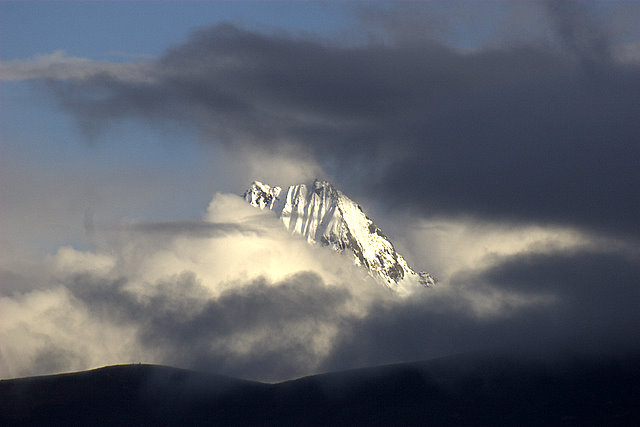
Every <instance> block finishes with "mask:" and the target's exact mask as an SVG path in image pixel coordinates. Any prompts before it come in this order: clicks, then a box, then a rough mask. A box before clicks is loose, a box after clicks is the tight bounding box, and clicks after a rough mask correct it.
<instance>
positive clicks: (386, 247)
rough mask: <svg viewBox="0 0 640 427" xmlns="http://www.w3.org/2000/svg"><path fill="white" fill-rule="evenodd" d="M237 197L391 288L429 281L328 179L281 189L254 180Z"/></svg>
mask: <svg viewBox="0 0 640 427" xmlns="http://www.w3.org/2000/svg"><path fill="white" fill-rule="evenodd" d="M243 197H244V199H245V200H246V201H247V202H248V203H249V204H251V205H252V206H255V207H257V208H260V209H265V208H266V209H270V210H272V211H273V212H274V213H275V214H276V215H277V216H278V217H279V218H280V220H281V221H282V222H283V224H284V225H285V227H287V229H288V230H289V232H291V233H292V234H300V235H302V236H304V237H305V238H306V239H307V241H308V242H309V243H312V244H320V245H323V246H329V247H331V248H332V249H334V250H335V251H337V252H341V253H342V252H350V253H351V254H352V256H353V261H354V263H355V264H357V265H359V266H362V267H363V268H365V269H366V270H367V271H368V272H369V274H370V275H371V276H373V277H374V278H376V279H377V280H378V281H380V282H382V283H384V284H385V285H386V286H388V287H389V288H391V289H393V290H395V291H398V292H400V293H403V294H406V293H409V292H411V291H412V290H414V289H416V288H420V287H425V286H431V285H433V284H434V283H435V279H434V278H433V277H432V276H431V275H430V274H428V273H416V272H415V271H413V270H412V269H411V268H410V267H409V265H408V264H407V262H406V261H405V259H404V258H403V257H402V256H401V255H400V254H399V253H398V252H397V251H396V250H395V248H394V246H393V244H392V243H391V241H389V239H388V238H387V237H386V236H385V235H384V234H383V233H382V230H380V228H378V226H376V225H375V224H374V223H373V221H372V220H371V219H370V218H368V217H367V216H366V215H365V214H364V212H363V211H362V209H361V208H360V206H359V205H358V204H357V203H355V202H354V201H353V200H351V199H349V198H348V197H347V196H345V195H344V194H343V193H342V192H341V191H340V190H338V189H336V188H335V187H334V186H333V185H332V184H331V183H329V182H328V181H324V180H317V179H316V180H315V181H314V182H313V183H312V184H311V185H309V186H308V185H306V184H298V185H292V186H290V187H288V189H287V190H286V191H283V190H282V188H281V187H277V186H270V185H267V184H263V183H262V182H260V181H254V182H253V183H252V184H251V186H250V187H249V188H248V189H247V190H246V191H245V193H244V195H243Z"/></svg>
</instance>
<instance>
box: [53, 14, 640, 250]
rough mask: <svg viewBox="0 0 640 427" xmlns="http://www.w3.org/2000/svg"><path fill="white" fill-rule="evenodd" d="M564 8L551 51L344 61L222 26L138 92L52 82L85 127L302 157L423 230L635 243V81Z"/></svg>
mask: <svg viewBox="0 0 640 427" xmlns="http://www.w3.org/2000/svg"><path fill="white" fill-rule="evenodd" d="M574 6H575V5H572V4H570V3H566V4H565V3H562V4H559V5H556V4H555V3H554V4H553V5H551V6H550V7H549V11H550V16H551V18H552V24H553V25H552V26H553V27H554V28H555V29H556V34H557V40H558V43H559V46H561V48H558V47H555V48H551V47H544V46H539V45H538V46H536V45H524V44H519V45H513V46H503V47H502V48H491V49H489V48H487V49H483V50H478V51H474V52H466V53H465V52H460V51H459V50H455V49H452V48H449V47H447V46H446V45H444V44H442V43H438V42H436V41H433V40H425V39H417V40H406V39H402V40H394V41H392V42H387V43H375V42H374V43H366V44H355V45H348V46H346V47H345V46H338V45H336V44H334V43H331V42H325V41H322V40H319V39H314V38H296V37H292V36H288V35H283V34H261V33H257V32H252V31H249V30H244V29H240V28H238V27H235V26H233V25H231V24H220V25H216V26H214V27H212V28H208V29H204V30H201V31H199V32H196V33H194V34H193V35H192V36H191V38H190V39H189V40H188V41H187V42H186V43H184V44H182V45H178V46H175V47H174V48H172V49H170V50H169V51H167V52H166V54H165V55H164V56H163V57H162V58H160V59H159V60H158V61H156V62H152V63H147V64H145V67H148V70H149V75H150V76H153V79H149V80H148V81H142V80H139V79H131V78H130V74H129V72H128V71H126V70H123V71H122V75H121V76H120V75H118V72H117V70H115V71H114V70H112V69H109V72H108V73H106V72H105V73H101V72H97V71H95V70H94V68H95V65H96V64H91V67H89V68H90V69H88V70H87V72H89V71H91V72H90V73H89V74H90V75H87V74H86V73H82V76H83V78H82V79H77V78H74V75H70V76H69V77H70V78H72V79H71V80H65V81H60V80H57V79H59V78H60V76H58V75H57V74H56V75H54V76H51V78H52V79H54V80H55V81H52V82H51V84H52V87H53V88H54V90H55V92H56V94H57V95H58V99H59V100H60V102H61V103H62V105H64V106H65V107H66V108H68V109H69V110H71V111H73V112H74V114H75V115H76V116H77V117H78V118H79V119H80V121H81V123H82V125H83V127H84V128H87V129H91V128H93V127H101V126H104V125H106V123H109V121H110V119H112V118H116V117H123V118H124V117H127V118H129V117H136V116H137V117H144V118H152V119H159V120H162V121H166V120H175V121H178V122H181V123H189V124H192V125H194V126H196V128H198V129H200V131H202V133H203V134H204V135H205V136H206V138H207V139H208V140H210V141H215V142H218V143H221V144H225V145H227V146H228V147H236V148H239V147H243V148H248V147H249V148H252V149H259V150H264V151H265V152H278V151H282V150H288V151H287V152H291V150H292V149H293V152H295V153H303V155H304V156H311V157H313V158H315V159H317V160H318V161H319V162H320V164H322V165H323V166H324V168H325V170H326V171H328V172H329V173H330V174H332V175H334V176H336V177H337V178H339V179H341V180H342V181H344V182H345V184H346V185H347V186H350V187H351V189H353V192H354V193H357V192H358V191H362V192H365V191H372V190H374V191H375V192H376V194H378V195H379V196H380V198H391V200H393V201H394V202H396V203H398V204H400V205H402V206H405V207H408V208H413V209H415V211H416V212H417V213H418V214H419V215H421V216H432V215H448V216H450V215H471V216H476V217H483V218H491V219H494V220H495V219H502V220H508V221H516V222H517V221H524V222H541V223H555V224H562V225H577V226H580V227H589V228H591V229H594V230H599V231H607V232H614V233H617V234H618V235H627V236H628V235H631V236H633V237H635V238H638V237H640V235H639V234H638V233H639V229H638V227H637V218H638V217H640V194H639V193H638V192H637V191H635V186H636V184H637V183H638V182H640V172H639V170H640V169H639V168H638V167H637V164H636V163H637V162H636V159H637V158H639V157H640V151H639V150H640V148H639V147H640V146H639V145H638V144H637V141H636V139H637V135H638V131H639V128H638V120H637V118H638V117H640V103H638V102H637V99H638V94H639V93H640V83H639V82H640V67H638V66H636V65H630V64H623V63H619V62H616V61H615V60H614V59H613V58H612V56H611V55H610V48H609V46H608V44H607V40H606V37H605V36H604V34H605V32H604V31H602V30H601V29H599V28H597V27H596V26H595V25H594V24H593V23H592V22H591V21H589V19H588V16H587V14H586V13H581V11H580V10H579V9H578V8H576V7H574ZM574 9H575V10H574ZM74 63H77V65H78V67H82V63H79V62H78V61H77V60H74ZM365 182H366V183H367V184H362V183H365Z"/></svg>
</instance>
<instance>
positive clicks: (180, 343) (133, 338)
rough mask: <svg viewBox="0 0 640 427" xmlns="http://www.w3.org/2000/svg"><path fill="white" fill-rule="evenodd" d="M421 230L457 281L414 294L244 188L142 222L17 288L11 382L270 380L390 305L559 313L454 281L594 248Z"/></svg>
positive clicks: (3, 314)
mask: <svg viewBox="0 0 640 427" xmlns="http://www.w3.org/2000/svg"><path fill="white" fill-rule="evenodd" d="M417 231H418V232H417V233H415V237H414V241H412V242H411V244H412V245H413V247H414V250H415V253H414V258H415V255H416V254H424V257H425V259H429V260H430V262H432V263H433V265H434V266H437V267H439V268H440V270H437V271H435V272H436V273H437V274H440V275H441V276H442V278H443V280H441V282H440V284H439V285H437V286H436V287H435V288H433V289H425V290H424V292H422V293H421V294H419V295H418V294H414V295H412V296H410V297H409V298H401V297H399V296H397V295H393V294H391V293H390V292H389V291H388V290H387V289H386V288H384V287H383V286H381V285H379V284H378V283H376V282H374V281H373V280H372V279H371V278H369V277H367V276H366V275H365V273H364V272H363V271H362V270H360V269H358V268H356V267H355V266H354V265H352V263H351V258H350V257H349V256H341V255H339V254H337V253H334V252H332V251H330V250H328V249H326V248H321V247H312V246H310V245H309V244H307V243H306V241H304V240H303V239H301V238H298V237H296V236H290V235H289V234H288V233H287V232H286V230H285V228H284V227H283V226H282V224H281V223H280V221H279V220H278V219H277V218H276V217H275V216H274V215H272V214H271V212H268V211H260V210H257V209H255V208H253V207H252V206H249V205H248V204H246V202H245V201H244V200H243V199H242V198H240V197H239V196H236V195H230V194H216V195H215V197H214V198H213V200H212V202H211V204H210V205H209V207H208V209H207V212H206V215H205V221H201V222H190V223H188V222H175V223H155V224H144V223H140V224H130V225H128V226H124V227H123V228H121V229H120V230H119V231H118V232H117V234H118V236H117V238H115V241H116V243H106V242H107V241H113V240H114V239H113V236H111V237H110V238H109V239H104V242H102V243H101V244H100V245H99V247H100V249H99V250H97V252H88V251H87V252H85V251H77V250H74V249H72V248H70V247H62V248H60V249H59V250H58V251H57V253H56V254H54V255H50V256H48V257H47V258H46V260H45V262H44V263H43V266H42V268H41V270H34V271H22V269H21V272H20V273H15V271H14V274H13V275H12V276H8V278H7V277H5V278H4V280H3V283H4V286H3V293H4V295H3V297H2V300H1V301H0V304H1V305H2V310H1V311H0V321H1V325H2V327H1V330H0V369H1V372H2V376H3V377H5V378H7V377H16V376H25V375H34V374H45V373H52V372H60V371H69V370H79V369H87V368H91V367H96V366H102V365H106V364H114V363H126V362H139V361H142V362H152V363H164V364H172V365H177V366H183V367H191V368H199V369H208V370H213V371H217V372H222V373H227V374H232V375H239V376H245V377H251V378H258V379H267V380H273V379H284V378H290V377H292V376H299V375H304V374H309V373H313V372H317V371H318V370H319V369H321V368H322V366H324V363H325V362H326V360H329V359H330V358H331V357H332V354H333V351H334V350H335V346H336V345H338V343H343V345H344V342H345V341H344V340H345V339H347V340H348V341H347V342H351V341H350V339H349V338H348V336H349V333H351V332H350V331H352V328H354V327H357V325H360V327H361V326H362V325H363V324H367V322H373V323H375V321H376V320H375V319H376V317H375V313H379V312H380V310H383V311H386V310H392V312H395V311H394V310H400V311H404V310H405V309H403V308H402V307H403V306H404V305H405V304H406V305H407V310H409V312H411V310H416V309H417V308H416V307H420V308H419V309H418V310H419V311H418V313H431V314H429V315H432V314H433V313H445V315H446V316H452V317H453V318H458V319H464V318H468V319H474V321H480V320H482V319H485V321H486V319H499V318H508V317H509V316H511V315H513V313H517V312H518V310H520V309H523V308H524V309H526V308H527V307H544V306H552V305H553V304H555V303H556V302H557V299H556V298H555V297H554V295H553V294H552V293H550V292H548V291H541V292H534V293H531V292H519V291H518V290H516V289H501V288H498V287H492V286H490V285H487V284H481V285H478V284H476V283H468V284H467V283H466V282H464V281H462V282H460V281H459V280H458V281H457V282H456V283H455V284H454V283H453V282H451V281H450V279H451V278H455V277H458V278H459V277H460V274H461V272H462V273H464V271H466V270H470V269H472V268H473V267H475V268H476V269H477V268H479V267H480V268H488V267H489V266H490V265H491V260H492V259H493V260H496V259H498V258H499V257H503V258H504V257H506V256H511V255H513V254H521V253H525V252H527V251H529V252H537V253H539V252H541V251H542V252H544V251H554V250H557V249H564V248H567V247H571V246H579V245H583V244H584V243H585V242H586V238H585V237H584V236H582V235H579V234H577V233H574V232H570V231H567V230H548V229H542V228H539V227H528V228H524V229H515V228H514V229H506V228H500V227H496V226H489V225H483V226H478V225H477V224H473V225H472V224H463V223H444V222H441V223H437V224H435V225H434V224H428V223H426V222H425V223H420V225H419V226H418V227H417ZM97 234H100V233H97ZM103 237H104V236H103ZM5 276H6V274H5ZM11 281H14V282H15V281H20V282H21V283H29V285H28V286H24V285H23V286H22V287H20V286H13V287H12V286H10V285H11V283H10V282H11ZM461 283H462V284H461ZM7 285H9V286H7ZM18 289H20V291H19V292H18V291H17V290H18ZM385 307H386V308H385ZM363 322H364V323H363ZM415 322H416V323H417V324H420V325H422V324H423V321H422V320H420V319H418V320H416V321H415ZM440 333H442V331H441V332H440ZM434 340H435V341H434V342H436V343H437V341H438V339H437V338H434ZM436 348H437V345H436Z"/></svg>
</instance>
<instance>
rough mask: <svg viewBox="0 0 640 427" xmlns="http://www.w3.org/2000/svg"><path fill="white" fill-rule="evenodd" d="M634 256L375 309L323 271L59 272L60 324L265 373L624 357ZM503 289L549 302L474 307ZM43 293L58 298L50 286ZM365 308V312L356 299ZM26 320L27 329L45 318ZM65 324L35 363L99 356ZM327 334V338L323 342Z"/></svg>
mask: <svg viewBox="0 0 640 427" xmlns="http://www.w3.org/2000/svg"><path fill="white" fill-rule="evenodd" d="M634 261H635V260H633V259H630V258H628V257H626V256H625V255H621V254H617V253H611V252H608V253H605V252H600V251H592V250H577V251H575V252H573V253H552V254H538V255H534V254H529V255H523V256H513V257H509V258H506V259H504V260H503V261H502V262H500V263H497V264H496V265H495V266H494V267H492V268H489V269H487V270H474V271H468V272H466V273H464V274H463V273H461V274H459V275H458V277H456V278H454V280H452V282H451V285H450V286H451V289H450V291H447V292H444V293H437V292H436V293H434V292H435V291H431V292H427V293H425V294H424V295H416V296H415V297H414V298H409V299H396V298H383V299H377V300H375V301H373V304H372V305H370V306H367V305H366V304H365V305H362V301H361V300H360V299H359V298H360V297H359V296H358V292H360V291H358V290H356V289H357V288H354V287H353V284H352V283H344V284H339V285H336V284H334V285H333V286H327V283H325V282H324V281H323V280H322V279H321V278H320V277H319V276H318V275H316V274H313V273H298V274H295V275H292V276H290V277H288V278H286V279H284V280H281V281H278V282H273V283H272V282H270V281H269V280H267V279H264V278H259V279H256V280H251V281H238V283H237V284H236V285H237V286H235V287H233V288H231V289H229V290H227V291H225V292H223V293H222V294H221V295H220V296H218V297H214V296H213V295H212V294H211V292H210V290H209V289H207V288H206V287H205V286H203V284H202V283H201V282H200V279H199V278H198V276H197V275H196V274H194V273H192V272H183V273H181V274H177V275H174V276H173V277H167V278H165V279H162V280H160V281H159V282H158V283H155V284H153V286H151V285H148V286H150V287H149V288H148V289H147V291H145V292H143V293H142V294H141V293H138V292H135V291H132V288H129V287H128V283H129V281H130V279H129V278H127V277H121V278H118V279H113V278H109V277H107V276H104V275H101V274H98V273H90V272H87V273H80V274H74V275H71V276H69V277H66V278H64V279H62V280H61V282H60V283H61V285H62V287H63V288H62V289H64V294H65V295H68V296H67V298H66V299H65V300H64V301H66V302H63V303H59V304H58V305H56V306H55V307H56V308H55V310H59V314H58V315H57V316H56V317H55V319H56V320H55V322H58V325H57V326H58V327H60V328H69V327H71V328H72V331H71V333H72V334H74V335H75V338H73V339H74V342H76V340H79V339H80V337H82V336H85V335H86V333H87V332H86V331H83V328H89V329H88V333H90V334H95V333H98V334H100V335H104V337H103V341H104V342H101V344H102V345H104V346H106V347H109V346H117V345H118V340H123V339H125V338H123V337H126V336H127V334H125V333H123V332H122V331H127V330H132V331H134V332H135V339H134V341H132V343H131V344H129V346H128V347H129V348H128V349H127V350H126V351H125V353H124V356H121V357H125V360H121V362H124V361H135V359H134V358H135V357H136V354H138V355H139V356H137V357H141V358H142V359H143V360H149V355H151V354H153V355H154V359H153V360H154V361H155V362H156V363H164V364H172V365H176V366H182V367H190V368H197V369H202V370H207V371H212V372H219V373H224V374H228V375H235V376H241V377H245V378H254V379H266V380H282V379H287V378H292V377H296V376H301V375H305V374H310V373H313V372H318V371H326V370H340V369H346V368H349V367H360V366H368V365H376V364H386V363H393V362H400V361H407V360H420V359H428V358H433V357H437V356H442V355H447V354H452V353H457V352H469V351H485V352H486V351H489V352H494V353H496V354H508V353H515V354H517V355H520V356H522V355H527V356H528V357H544V358H552V359H556V358H560V357H562V356H564V355H572V354H576V353H577V354H596V355H606V354H614V355H615V354H620V353H621V352H628V351H634V352H637V351H640V334H639V333H638V328H637V327H636V325H637V324H638V323H639V322H640V314H639V313H638V310H637V301H638V298H640V294H639V289H638V283H637V278H638V277H639V276H640V268H639V266H638V263H636V262H634ZM505 290H506V291H509V292H515V294H516V295H520V297H524V298H525V299H531V300H535V298H536V297H538V296H545V297H548V298H549V299H548V302H547V303H542V304H532V305H526V306H519V305H517V304H516V305H513V306H510V305H509V303H507V304H506V305H504V306H502V307H501V308H500V309H499V310H497V311H496V312H495V313H493V314H491V315H478V314H477V313H475V312H474V310H472V307H471V306H470V305H469V302H470V300H469V295H470V292H479V293H480V294H483V293H484V294H491V292H494V291H505ZM49 292H50V291H49ZM29 295H31V296H33V292H31V293H27V292H25V293H24V294H23V295H22V296H19V295H14V296H13V297H12V300H13V301H23V302H22V304H23V305H24V307H25V308H24V310H29V309H33V307H30V306H29V305H28V304H27V303H25V302H24V301H25V298H28V297H29ZM40 297H41V299H45V300H46V299H48V298H51V297H50V294H49V293H48V291H46V290H42V291H41V293H40ZM472 298H474V297H473V296H472ZM4 301H5V303H6V302H7V301H8V300H7V299H5V300H4ZM359 301H360V302H359ZM354 304H355V305H360V306H361V307H362V308H363V309H365V312H364V314H357V312H354V311H353V310H349V309H347V307H349V306H352V305H354ZM52 310H53V309H49V312H51V311H52ZM73 313H85V314H82V315H81V319H82V321H81V322H77V321H72V322H69V321H66V320H64V319H67V318H70V319H73V318H74V315H73ZM65 325H66V326H65ZM83 325H87V326H83ZM90 325H99V327H98V328H97V329H90V328H91V326H90ZM21 327H22V332H21V333H22V334H23V335H24V336H25V337H27V336H30V335H32V334H34V333H37V332H36V331H38V330H39V328H40V325H38V323H28V322H27V323H24V324H23V326H21ZM32 328H33V330H32ZM111 328H115V329H116V331H121V332H118V333H117V334H116V335H114V336H111V338H109V334H108V333H105V331H108V330H109V329H111ZM327 330H330V331H337V335H332V334H328V335H327V333H326V332H327ZM64 334H65V331H62V330H57V331H55V330H54V331H53V332H49V333H48V334H46V335H43V334H42V333H38V340H39V342H40V344H39V346H38V350H37V352H35V353H33V354H32V353H26V352H25V353H24V357H31V359H32V360H31V362H30V365H29V366H28V368H23V369H30V370H29V371H25V372H26V373H34V372H36V373H44V372H55V371H60V370H69V369H74V368H75V369H77V368H78V367H79V366H83V364H86V363H88V362H87V361H83V358H85V357H88V354H86V353H84V352H83V351H82V346H80V345H79V344H80V342H76V345H74V346H68V344H65V343H64V341H62V340H61V339H60V336H64ZM323 336H324V337H327V338H328V341H326V342H325V341H322V340H321V341H320V343H319V342H318V337H323ZM43 339H44V341H43ZM318 344H320V346H318ZM94 345H95V344H94ZM140 355H141V356H140ZM44 362H46V364H43V363H44ZM89 363H91V362H89Z"/></svg>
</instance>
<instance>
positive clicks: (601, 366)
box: [0, 356, 640, 425]
mask: <svg viewBox="0 0 640 427" xmlns="http://www.w3.org/2000/svg"><path fill="white" fill-rule="evenodd" d="M638 401H640V357H634V358H627V359H609V360H594V359H590V360H586V359H583V360H572V361H571V362H568V361H567V362H562V363H558V364H549V363H543V362H534V361H528V362H522V361H514V360H513V359H490V358H483V359H473V358H470V357H466V356H465V357H459V356H457V357H452V358H445V359H438V360H432V361H428V362H420V363H408V364H399V365H392V366H384V367H378V368H366V369H359V370H352V371H345V372H338V373H330V374H323V375H316V376H311V377H305V378H301V379H298V380H293V381H287V382H283V383H279V384H263V383H257V382H251V381H243V380H237V379H232V378H228V377H222V376H217V375H211V374H204V373H198V372H194V371H185V370H181V369H175V368H169V367H160V366H149V365H126V366H114V367H107V368H102V369H96V370H93V371H86V372H80V373H73V374H64V375H54V376H44V377H32V378H23V379H14V380H5V381H2V382H0V423H1V424H3V425H7V424H21V425H24V424H34V425H35V424H40V425H44V424H50V425H51V424H80V425H113V424H114V423H115V424H119V425H122V424H125V425H132V424H134V425H180V424H185V423H186V424H207V425H425V424H427V425H460V424H462V425H478V424H479V425H491V424H494V425H495V424H500V425H565V424H569V425H572V424H580V425H584V424H594V425H596V424H597V425H632V424H636V425H637V424H638V422H640V408H638V405H637V402H638Z"/></svg>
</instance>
